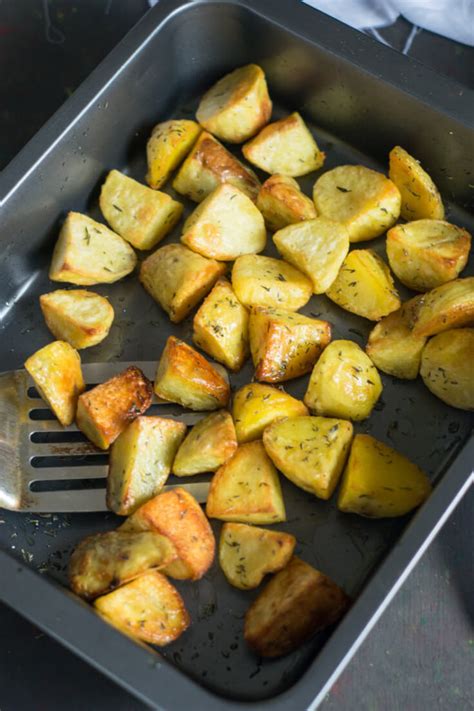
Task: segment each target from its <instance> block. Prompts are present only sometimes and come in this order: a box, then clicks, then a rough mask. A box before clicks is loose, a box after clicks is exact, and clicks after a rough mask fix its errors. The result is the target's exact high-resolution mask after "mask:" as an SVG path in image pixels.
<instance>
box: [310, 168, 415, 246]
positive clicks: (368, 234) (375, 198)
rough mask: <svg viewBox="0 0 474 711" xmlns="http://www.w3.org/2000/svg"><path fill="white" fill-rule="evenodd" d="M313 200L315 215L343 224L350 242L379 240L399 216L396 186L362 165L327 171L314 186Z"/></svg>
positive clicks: (399, 200)
mask: <svg viewBox="0 0 474 711" xmlns="http://www.w3.org/2000/svg"><path fill="white" fill-rule="evenodd" d="M313 200H314V204H315V205H316V211H317V213H318V215H320V216H321V217H327V218H328V219H329V220H335V221H336V222H342V224H343V225H344V226H345V227H346V228H347V230H348V232H349V239H350V241H351V242H362V241H364V240H367V239H374V237H378V236H379V235H381V234H383V233H384V232H386V231H387V230H388V229H389V227H392V225H394V224H395V222H396V221H397V220H398V218H399V216H400V203H401V197H400V192H399V190H398V188H397V186H396V185H395V184H394V183H392V181H391V180H389V179H388V178H386V177H385V175H383V174H382V173H378V172H377V171H375V170H371V169H370V168H366V167H365V166H363V165H340V166H338V167H337V168H333V169H332V170H328V171H327V173H324V175H322V176H321V177H320V178H318V180H317V181H316V183H315V184H314V188H313Z"/></svg>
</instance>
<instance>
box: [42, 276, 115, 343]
mask: <svg viewBox="0 0 474 711" xmlns="http://www.w3.org/2000/svg"><path fill="white" fill-rule="evenodd" d="M40 306H41V311H42V312H43V316H44V320H45V321H46V325H47V327H48V328H49V330H50V331H51V333H52V334H53V336H55V337H56V338H57V339H58V340H60V341H67V342H68V343H69V344H70V345H71V346H72V347H73V348H77V349H80V348H90V347H91V346H96V345H97V344H98V343H100V342H101V341H103V340H104V338H106V337H107V336H108V334H109V331H110V327H111V325H112V322H113V320H114V315H115V314H114V310H113V308H112V306H111V305H110V304H109V302H108V300H107V299H105V298H104V297H103V296H100V295H99V294H94V292H92V291H86V289H71V290H70V291H67V290H66V289H57V290H56V291H51V292H50V293H49V294H41V296H40Z"/></svg>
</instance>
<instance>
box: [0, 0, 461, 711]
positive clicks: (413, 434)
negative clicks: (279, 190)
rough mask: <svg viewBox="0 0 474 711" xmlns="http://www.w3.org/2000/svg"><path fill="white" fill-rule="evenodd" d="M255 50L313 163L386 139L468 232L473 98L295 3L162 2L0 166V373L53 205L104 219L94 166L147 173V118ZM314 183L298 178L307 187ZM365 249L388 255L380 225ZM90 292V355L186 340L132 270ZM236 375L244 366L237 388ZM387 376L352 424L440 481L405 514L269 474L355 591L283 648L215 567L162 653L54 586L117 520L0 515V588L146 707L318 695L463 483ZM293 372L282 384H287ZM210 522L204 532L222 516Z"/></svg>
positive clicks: (32, 341) (440, 422) (409, 385)
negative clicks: (97, 308) (359, 505)
mask: <svg viewBox="0 0 474 711" xmlns="http://www.w3.org/2000/svg"><path fill="white" fill-rule="evenodd" d="M250 61H253V62H258V63H260V64H261V65H262V66H263V67H264V69H265V71H266V73H267V77H268V80H269V86H270V92H271V95H272V98H273V99H274V103H275V115H276V116H279V115H282V114H284V113H285V112H289V111H293V110H299V111H301V112H302V114H303V116H304V117H305V119H306V120H307V121H308V123H309V125H310V126H311V128H312V130H314V132H315V135H316V136H317V138H318V142H319V143H320V145H321V146H322V148H323V149H324V150H326V151H327V156H328V158H327V163H326V165H325V167H324V169H327V168H330V167H331V166H333V165H336V164H340V163H346V162H349V163H356V162H361V163H363V164H365V165H368V166H372V167H376V168H379V169H381V170H385V169H386V163H387V154H388V151H389V150H390V148H391V147H392V146H393V145H395V144H397V143H399V144H401V145H403V146H404V147H406V148H407V149H408V150H409V151H410V152H412V153H413V154H414V155H415V156H417V158H419V159H420V160H421V161H422V162H423V164H424V165H425V166H426V167H427V169H428V171H429V172H430V173H431V175H432V176H433V178H434V180H435V181H436V183H437V184H438V185H439V187H440V189H441V191H442V193H443V197H444V199H445V201H446V203H447V205H448V219H450V220H452V221H453V222H455V223H458V224H461V225H464V226H465V227H467V228H468V229H470V230H471V231H472V230H473V228H474V220H473V218H472V216H469V214H468V212H467V209H468V207H469V196H470V195H471V196H472V194H473V192H474V191H473V190H472V184H473V183H474V179H473V177H472V175H471V173H470V171H471V166H472V163H473V155H472V153H473V146H474V141H473V140H472V139H473V124H472V117H473V114H474V111H473V106H474V104H473V92H470V91H469V90H467V89H465V88H463V87H461V86H460V85H458V84H456V83H455V82H453V81H451V80H448V79H445V78H443V77H440V76H438V75H436V74H434V73H433V72H431V71H430V70H428V69H426V68H424V67H423V66H422V65H420V64H418V63H417V62H415V61H413V60H411V59H408V58H407V57H404V56H401V55H399V54H398V53H396V52H394V51H392V50H390V49H388V48H387V47H385V46H382V45H381V44H378V43H376V42H375V41H374V40H372V39H371V38H369V37H366V36H364V35H362V34H360V33H358V32H355V31H353V30H351V29H350V28H348V27H346V26H344V25H341V24H340V23H338V22H336V21H334V20H332V19H330V18H328V17H326V16H325V15H322V14H320V13H318V12H316V11H314V10H312V9H310V8H308V7H305V6H304V5H302V4H301V3H295V2H292V1H291V0H288V1H282V0H279V1H278V2H274V1H273V0H259V1H258V2H255V1H252V0H241V1H238V0H228V1H226V0H222V1H220V2H211V1H206V0H203V1H199V0H198V1H196V2H183V1H182V0H181V1H180V0H161V1H160V3H159V4H158V5H157V6H156V7H155V8H154V9H153V10H151V11H150V12H149V13H148V14H147V15H146V16H145V17H144V19H143V20H142V21H141V22H140V23H139V24H138V25H137V26H136V27H135V28H134V29H133V30H132V31H131V32H130V33H129V34H128V35H127V37H126V38H125V39H124V40H123V41H122V42H121V43H120V44H119V45H118V47H117V48H116V49H115V50H114V51H113V52H112V53H111V54H110V55H109V56H108V57H107V59H106V60H105V61H104V62H103V63H102V64H101V65H100V66H99V67H98V69H97V70H96V71H95V72H94V73H93V74H92V75H91V77H90V78H89V79H88V80H87V81H86V82H85V83H84V84H83V85H82V86H81V87H80V88H79V89H78V90H77V91H76V92H75V93H74V95H73V96H72V97H71V98H70V99H69V100H68V101H67V103H66V104H65V105H64V106H63V107H62V108H61V109H60V111H58V112H57V113H56V114H55V116H54V117H53V118H52V119H51V120H50V121H49V122H48V123H47V124H46V125H45V126H44V128H43V129H42V130H41V131H40V132H39V133H38V134H37V136H36V137H35V138H33V140H32V141H31V142H30V143H29V144H28V145H27V146H26V148H24V149H23V151H22V152H21V153H20V154H19V155H18V157H17V158H16V159H15V160H14V161H13V162H12V163H11V164H10V165H9V166H8V167H7V168H6V169H5V171H4V172H3V174H2V175H1V177H0V204H1V215H0V221H1V224H0V240H1V246H2V249H1V252H0V264H1V279H0V344H1V348H0V371H3V370H9V369H14V368H18V367H21V365H22V363H23V362H24V360H25V358H26V357H27V356H28V355H29V354H30V353H31V352H33V351H34V350H35V349H37V348H39V347H40V346H42V345H45V344H46V343H47V342H48V341H49V340H50V338H51V336H50V334H49V333H48V332H47V330H46V327H45V326H44V323H43V319H42V317H41V313H40V310H39V306H38V296H39V294H41V293H43V292H45V291H48V290H51V289H52V288H54V285H53V284H51V283H50V282H49V281H48V279H47V267H48V263H49V259H50V255H51V250H52V247H53V244H54V242H55V239H56V237H57V233H58V228H59V225H60V223H61V220H62V219H63V218H64V215H65V214H66V212H67V211H68V210H71V209H72V210H79V211H86V210H87V211H88V212H90V214H92V216H95V217H99V214H98V211H97V197H98V190H99V187H100V184H101V182H102V180H103V178H104V176H105V174H106V172H107V171H108V170H109V169H111V168H119V169H123V170H126V171H127V172H128V173H129V174H130V175H132V176H133V177H136V178H138V179H139V180H143V178H144V174H145V161H144V155H145V152H144V147H145V142H146V139H147V136H148V134H149V132H150V129H151V127H152V126H153V125H154V123H156V122H157V121H158V120H162V119H164V118H166V117H170V116H173V115H178V116H193V113H194V111H195V108H196V105H197V99H198V97H199V95H200V94H201V93H202V92H203V90H204V89H205V88H206V87H208V86H209V85H210V83H212V82H213V81H214V80H216V79H217V78H218V77H220V76H221V75H222V74H224V73H225V72H227V71H229V70H231V69H232V68H234V67H236V66H239V65H242V64H245V63H247V62H250ZM237 151H238V149H237ZM314 179H315V175H311V176H309V177H307V178H305V179H304V180H302V181H301V183H302V185H303V187H304V189H305V191H306V192H310V190H311V187H312V184H313V182H314ZM471 207H472V204H471ZM191 208H192V205H191V204H188V205H187V209H188V211H189V209H191ZM178 236H179V232H177V231H176V232H175V233H174V234H173V235H172V236H171V237H170V238H169V239H168V240H167V241H174V240H176V239H177V238H178ZM370 246H375V247H376V249H378V250H380V251H381V252H383V239H381V240H378V241H376V242H375V243H371V244H370ZM269 253H270V254H271V253H272V251H271V250H269ZM97 291H99V292H100V293H104V294H107V295H108V296H109V297H110V299H111V302H112V304H113V306H114V308H115V310H116V315H117V316H116V322H115V324H114V326H113V328H112V331H111V334H110V336H109V337H108V338H107V339H106V340H105V342H104V343H102V344H100V345H99V346H97V347H95V348H92V349H89V350H87V351H85V352H83V358H84V360H85V361H86V362H98V361H103V360H127V361H133V360H153V359H156V358H158V356H159V354H160V352H161V349H162V347H163V345H164V343H165V340H166V338H167V336H168V335H169V333H171V332H173V333H175V334H176V335H179V336H181V337H183V338H185V339H186V340H188V341H189V340H190V330H191V319H188V320H186V321H185V322H184V323H183V324H180V325H179V326H171V325H170V323H169V321H168V319H167V318H166V317H165V316H164V314H163V312H162V311H161V310H160V308H159V307H158V305H157V304H155V303H154V302H153V301H152V299H151V298H150V297H149V296H148V295H147V294H146V293H145V292H144V290H143V289H142V288H141V286H140V285H139V283H138V280H137V278H136V275H135V276H130V277H128V278H126V279H125V280H123V281H122V282H119V283H117V284H113V285H110V286H104V287H98V288H97ZM400 291H401V294H402V297H403V298H406V297H407V296H408V292H407V291H406V290H404V289H403V288H400ZM304 313H313V314H317V315H319V314H321V316H322V317H323V318H327V319H328V320H329V321H331V323H332V324H333V326H334V338H338V337H349V338H352V339H353V340H355V341H356V342H358V343H360V344H364V343H365V339H366V336H367V334H368V331H369V329H370V324H369V323H368V322H367V321H365V320H364V319H361V318H358V317H357V316H352V315H350V314H348V313H345V312H343V311H342V310H340V309H339V308H338V307H336V306H335V305H333V304H331V303H330V302H329V300H328V299H326V297H324V296H320V297H313V298H312V300H311V302H310V303H309V305H308V306H307V308H306V309H304ZM251 377H252V370H251V366H250V364H247V366H246V367H245V368H244V370H243V371H242V373H240V374H239V375H238V376H237V377H232V384H233V386H234V387H238V386H240V385H241V384H243V383H244V382H248V381H249V380H250V379H251ZM382 377H383V382H384V392H383V396H382V399H381V401H380V402H379V404H378V406H377V408H376V411H375V412H374V413H373V415H372V417H371V418H370V419H369V420H368V421H366V422H364V423H361V424H360V425H357V427H356V430H357V431H364V432H370V433H371V434H373V435H374V436H376V437H378V438H380V439H381V440H383V441H385V442H387V443H388V444H391V445H393V446H394V447H395V448H397V449H399V450H400V451H402V452H403V453H405V454H406V455H408V456H409V457H410V458H412V459H413V460H414V461H415V462H417V463H418V464H419V465H421V466H422V467H423V468H424V469H425V470H426V471H427V472H428V473H429V474H430V476H431V477H432V479H433V481H434V482H435V484H436V486H435V489H434V492H433V494H432V496H431V497H430V498H429V500H428V501H427V502H426V503H425V504H424V505H423V506H422V508H421V509H420V510H419V511H418V512H416V513H415V514H414V515H413V516H407V517H404V518H401V519H394V520H381V521H371V520H365V519H362V518H360V517H356V516H350V515H344V514H341V513H339V512H338V511H337V509H336V508H335V505H334V501H331V502H323V501H320V500H318V499H315V498H314V497H312V496H310V495H309V494H306V493H305V492H303V491H301V490H300V489H297V488H296V487H294V486H292V485H291V484H290V483H289V482H287V481H286V480H283V478H282V485H283V491H284V497H285V502H286V506H287V514H288V522H287V523H286V524H284V525H281V526H279V528H281V529H284V530H288V531H291V532H293V533H294V534H295V535H296V536H297V539H298V547H297V553H298V554H299V555H300V556H301V557H302V558H304V559H305V560H307V561H308V562H309V563H311V564H313V565H315V566H316V567H317V568H320V569H321V570H322V571H324V572H325V573H327V574H328V575H330V576H331V577H333V578H334V579H335V580H336V581H337V582H338V583H339V584H340V585H341V586H342V587H343V588H344V589H345V590H346V591H347V592H348V593H349V594H350V595H352V596H353V597H354V599H355V602H354V604H353V606H352V608H351V610H350V611H349V612H348V614H347V615H346V616H345V617H344V619H343V620H342V621H341V622H340V624H339V625H338V626H337V627H336V628H335V629H333V630H330V631H327V632H325V633H323V634H320V635H318V636H316V637H315V638H314V639H313V640H312V641H311V642H309V643H307V644H306V645H304V646H303V647H302V648H301V649H299V650H298V651H296V652H295V653H293V654H292V655H289V656H287V657H284V658H282V659H279V660H274V661H263V660H261V659H258V658H256V657H255V656H253V655H252V654H251V653H250V652H249V651H248V650H247V648H246V646H245V643H244V641H243V635H242V631H243V615H244V612H245V610H246V608H247V606H248V605H249V604H250V601H251V600H252V599H253V598H254V597H255V595H256V594H257V592H256V591H253V592H252V593H244V592H241V591H239V590H236V589H234V588H231V587H230V586H229V585H228V584H227V583H226V582H225V580H224V577H223V575H222V573H221V571H220V570H219V567H218V565H217V564H214V566H213V567H212V569H211V570H210V571H209V573H208V574H207V575H206V576H205V578H204V579H203V580H202V581H200V582H199V583H193V584H190V583H188V584H186V583H179V584H178V587H179V589H180V591H181V593H182V594H183V596H184V599H185V603H186V605H187V607H188V609H189V612H190V614H191V617H192V620H193V624H192V626H191V628H190V630H188V631H187V632H186V633H185V634H184V635H183V636H182V637H181V639H179V640H177V641H176V642H175V643H173V644H171V645H170V646H169V647H166V648H165V649H164V650H163V651H162V652H160V653H158V652H157V651H155V650H153V649H151V648H150V647H146V646H144V645H140V644H137V643H135V642H133V641H132V640H130V639H129V638H127V637H125V636H123V635H121V634H120V633H119V632H117V631H116V630H114V629H113V628H112V627H110V626H108V625H107V624H105V623H104V622H103V621H102V620H101V619H99V617H97V616H96V615H95V613H94V612H93V611H92V610H91V609H90V608H89V607H88V606H87V605H86V604H85V603H82V602H81V601H80V600H78V599H77V598H76V597H75V596H74V595H72V594H71V593H70V592H68V591H67V590H66V589H65V587H64V584H65V581H66V572H65V571H66V566H67V561H68V556H69V553H70V551H71V549H72V547H73V546H74V545H75V544H76V543H77V542H78V541H79V540H80V539H81V538H82V537H84V536H85V535H87V534H90V533H93V532H95V531H102V530H107V529H110V528H112V527H113V526H115V525H116V523H117V519H116V517H114V516H113V515H112V514H103V513H102V514H97V513H96V514H77V515H69V516H68V515H60V514H58V515H52V514H49V515H46V516H44V515H43V516H41V515H32V514H19V513H11V512H7V511H0V566H1V568H0V571H1V572H0V599H1V600H2V601H4V602H6V603H7V604H8V605H10V606H11V607H12V608H14V609H15V610H17V611H18V612H20V613H21V614H23V615H24V616H25V617H27V618H28V619H30V620H31V621H33V622H34V623H35V624H37V625H38V626H39V627H41V628H42V629H43V630H45V631H46V632H48V633H49V634H51V635H52V636H53V637H55V638H56V639H57V640H59V641H60V642H62V643H63V644H64V645H65V646H67V647H68V648H70V649H71V650H73V651H74V652H76V653H77V654H78V655H80V656H81V657H82V658H84V659H86V660H87V661H89V662H90V663H91V664H92V665H94V666H95V667H97V668H98V669H100V670H102V671H103V672H104V673H106V674H107V675H108V676H109V677H111V678H112V679H114V680H115V681H117V682H118V683H119V684H121V685H122V686H124V687H125V688H127V689H128V690H129V691H130V692H132V693H133V694H135V695H136V696H137V697H139V698H141V699H142V700H143V701H145V702H147V703H148V704H150V705H152V706H154V707H156V708H163V709H178V708H185V705H187V704H189V703H192V705H193V707H194V708H196V709H206V710H207V711H211V710H212V709H236V708H259V709H265V708H270V707H271V708H272V710H273V711H277V710H278V709H290V708H291V709H304V708H308V707H312V708H315V707H316V706H317V704H318V702H319V701H320V700H321V699H322V698H323V696H324V694H325V693H326V692H327V691H328V689H329V688H330V685H331V684H332V683H333V682H334V681H335V679H336V678H337V675H338V674H339V673H340V672H341V670H342V669H343V667H344V666H345V664H347V662H348V660H349V659H350V658H351V656H352V655H353V654H354V652H355V650H356V649H357V647H358V646H359V645H360V644H361V642H362V641H363V639H364V638H365V636H366V635H367V634H368V632H369V630H370V629H371V628H372V626H373V625H374V624H375V622H376V621H377V619H378V618H379V617H380V615H381V614H382V612H383V610H384V609H385V607H386V606H387V605H388V603H389V602H390V600H391V599H392V598H393V596H394V595H395V593H396V591H397V590H398V588H399V587H400V586H401V585H402V583H403V581H404V580H405V578H406V577H407V575H408V574H409V572H410V570H411V569H412V568H413V566H414V565H415V564H416V562H417V561H418V560H419V558H420V556H421V555H422V554H423V552H424V550H425V549H426V548H427V546H428V545H429V543H430V541H431V540H432V539H433V537H434V536H435V535H436V533H437V531H438V530H439V529H440V527H441V526H442V525H443V523H444V522H445V520H446V519H447V517H448V516H449V514H450V513H451V511H452V510H453V509H454V507H455V506H456V504H457V502H458V501H459V500H460V498H461V497H462V495H463V493H464V492H465V491H466V489H467V488H468V486H469V484H470V479H471V480H472V473H471V469H472V461H473V453H474V446H473V441H472V439H471V440H470V441H469V433H470V416H469V414H468V413H466V412H462V411H460V410H455V409H452V408H449V407H447V406H445V405H443V403H441V402H440V401H439V400H437V399H436V398H435V397H434V396H432V395H431V394H430V393H429V391H428V390H427V389H426V388H425V387H424V386H423V384H422V383H421V382H420V381H419V380H418V381H415V382H405V381H399V380H394V379H392V378H391V377H387V376H382ZM306 382H307V377H306V378H301V379H299V380H296V381H292V382H290V383H289V384H288V388H287V389H288V390H289V392H291V393H293V394H296V395H299V396H301V395H302V394H303V393H304V390H305V386H306ZM0 432H1V424H0ZM0 467H1V462H0ZM0 475H1V472H0ZM213 528H214V530H215V532H216V533H218V531H219V528H220V524H219V523H215V522H213Z"/></svg>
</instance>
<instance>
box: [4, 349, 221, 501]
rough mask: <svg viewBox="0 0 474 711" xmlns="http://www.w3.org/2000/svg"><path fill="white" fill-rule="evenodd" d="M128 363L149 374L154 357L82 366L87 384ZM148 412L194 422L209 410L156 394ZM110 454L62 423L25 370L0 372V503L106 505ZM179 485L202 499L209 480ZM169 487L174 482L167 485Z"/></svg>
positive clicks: (118, 370)
mask: <svg viewBox="0 0 474 711" xmlns="http://www.w3.org/2000/svg"><path fill="white" fill-rule="evenodd" d="M129 365H136V366H137V367H138V368H140V369H141V370H142V371H143V372H144V373H145V375H146V376H147V377H148V378H150V379H152V378H153V377H154V374H155V369H156V362H155V361H149V362H148V361H147V362H139V363H137V362H134V363H124V362H120V363H119V362H117V363H89V364H83V366H82V372H83V374H84V380H85V381H86V383H87V385H88V386H92V385H96V384H97V383H102V382H104V381H105V380H108V378H111V377H112V376H113V375H116V374H117V373H120V372H121V371H122V370H124V369H125V368H127V367H128V366H129ZM148 414H153V415H159V416H160V417H170V418H172V419H176V420H180V421H181V422H184V423H185V424H186V425H193V424H195V423H196V422H197V421H198V420H200V419H201V418H202V417H203V416H204V414H206V413H202V412H185V411H183V410H182V408H180V407H179V406H178V405H173V404H170V403H165V402H164V401H159V400H158V399H155V401H154V402H153V404H152V406H151V408H150V410H148ZM107 456H108V455H107V453H106V452H102V451H101V450H99V449H97V448H96V447H95V446H94V445H93V444H91V443H90V442H89V441H88V440H87V439H86V438H85V437H84V435H83V434H82V433H81V432H80V431H79V430H78V428H77V427H76V426H75V425H71V426H70V427H63V426H62V425H61V424H60V423H59V422H58V420H57V419H56V418H55V417H54V415H53V414H52V412H51V411H50V410H48V408H47V406H46V404H45V403H44V401H43V400H42V399H41V398H40V396H39V395H38V393H37V392H36V389H35V387H34V383H33V380H32V379H31V377H30V376H29V375H28V373H27V372H26V371H25V370H16V371H13V372H9V373H1V374H0V508H5V509H10V510H12V511H40V512H42V513H48V512H55V513H66V512H71V511H77V512H80V511H105V510H106V505H105V477H106V476H107ZM97 480H102V481H97ZM97 484H99V486H100V485H102V487H101V488H97ZM176 486H178V483H176ZM179 486H182V487H183V488H185V489H187V490H188V491H189V492H190V493H191V494H192V495H193V496H194V497H195V498H196V499H197V500H198V501H200V502H203V501H205V500H206V498H207V492H208V489H209V484H208V483H207V482H206V483H196V482H190V483H187V482H185V483H182V482H181V480H180V481H179ZM170 488H173V485H167V486H165V487H164V490H165V491H166V490H167V489H170Z"/></svg>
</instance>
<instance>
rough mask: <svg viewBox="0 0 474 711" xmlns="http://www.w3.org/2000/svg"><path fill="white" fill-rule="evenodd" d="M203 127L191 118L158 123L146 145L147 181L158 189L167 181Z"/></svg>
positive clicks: (151, 186)
mask: <svg viewBox="0 0 474 711" xmlns="http://www.w3.org/2000/svg"><path fill="white" fill-rule="evenodd" d="M200 133H201V128H200V126H198V124H197V123H196V122H195V121H190V120H189V119H171V120H170V121H163V122H162V123H158V124H157V125H156V126H155V127H154V128H153V131H152V132H151V136H150V138H149V139H148V143H147V145H146V156H147V163H148V172H147V175H146V181H147V183H148V185H149V186H150V188H153V189H154V190H157V189H158V188H161V186H162V185H164V184H165V183H166V181H167V180H168V178H169V176H170V175H171V173H172V172H173V170H174V169H175V168H177V167H178V165H179V164H180V163H181V162H182V161H183V160H184V158H185V157H186V155H187V154H188V152H189V151H190V150H191V148H192V146H193V144H194V143H195V142H196V140H197V137H198V136H199V134H200Z"/></svg>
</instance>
